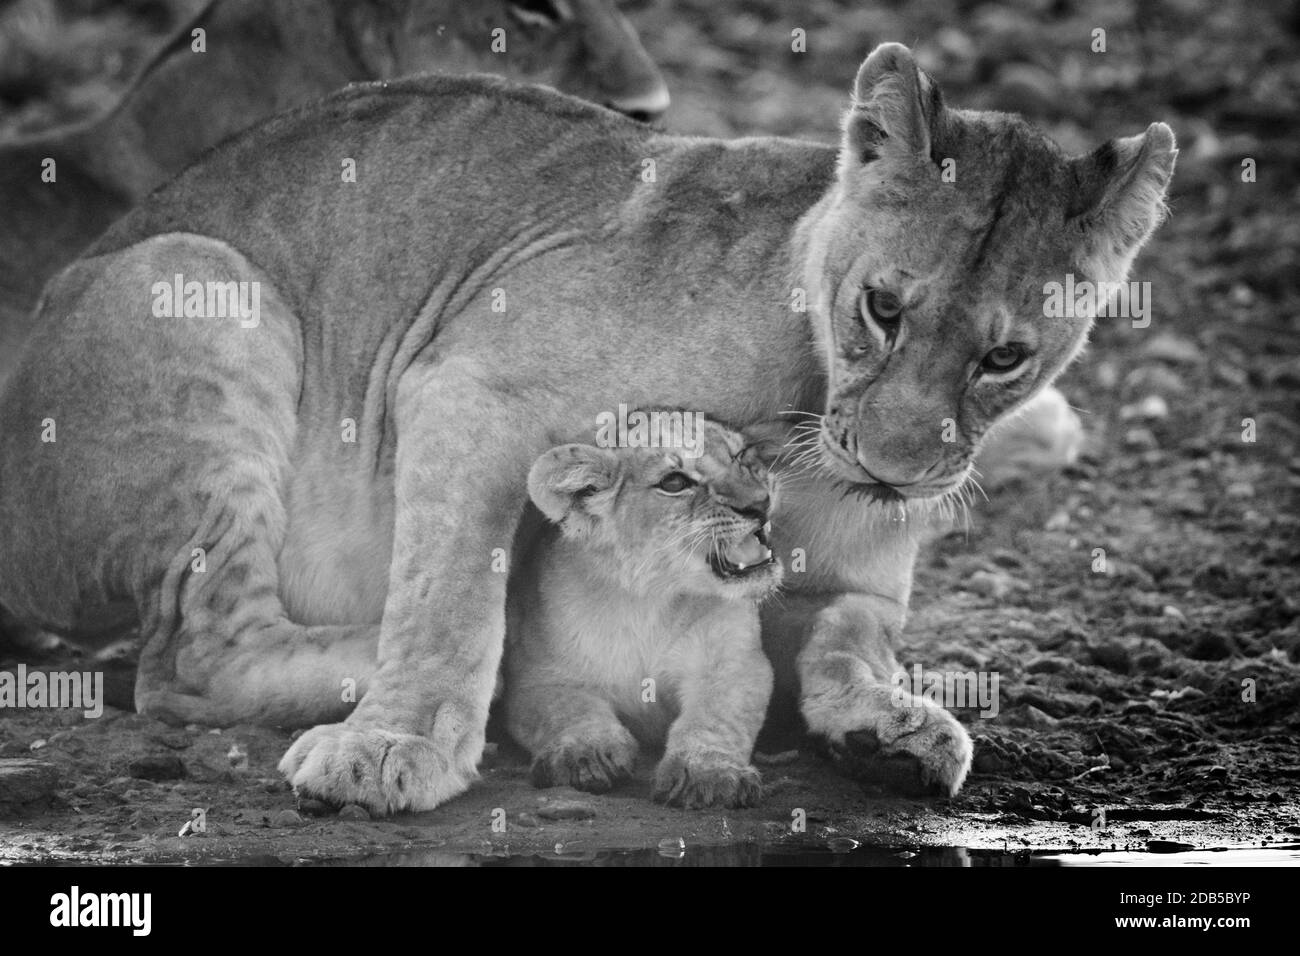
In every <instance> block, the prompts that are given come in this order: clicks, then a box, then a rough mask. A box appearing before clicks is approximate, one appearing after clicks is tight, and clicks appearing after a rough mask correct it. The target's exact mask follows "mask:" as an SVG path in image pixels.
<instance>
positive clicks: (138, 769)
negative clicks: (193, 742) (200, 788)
mask: <svg viewBox="0 0 1300 956" xmlns="http://www.w3.org/2000/svg"><path fill="white" fill-rule="evenodd" d="M126 770H127V773H129V774H130V775H131V776H133V777H135V778H136V779H137V780H154V781H159V780H184V779H185V764H184V763H183V762H182V761H181V758H180V757H177V756H175V755H174V754H152V755H150V756H147V757H137V758H136V759H135V760H132V761H131V762H130V763H129V764H127V768H126Z"/></svg>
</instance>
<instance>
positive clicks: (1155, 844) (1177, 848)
mask: <svg viewBox="0 0 1300 956" xmlns="http://www.w3.org/2000/svg"><path fill="white" fill-rule="evenodd" d="M1195 849H1196V847H1194V846H1193V845H1192V844H1190V843H1179V842H1177V841H1176V840H1147V850H1148V851H1150V852H1151V853H1186V852H1187V851H1188V850H1195Z"/></svg>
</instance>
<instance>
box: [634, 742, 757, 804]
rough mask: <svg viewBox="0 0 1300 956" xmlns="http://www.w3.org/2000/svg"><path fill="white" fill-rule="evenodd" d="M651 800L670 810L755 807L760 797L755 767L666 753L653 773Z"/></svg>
mask: <svg viewBox="0 0 1300 956" xmlns="http://www.w3.org/2000/svg"><path fill="white" fill-rule="evenodd" d="M653 795H654V799H655V801H656V802H658V803H666V804H667V805H668V806H670V807H686V808H687V809H690V810H698V809H702V808H704V807H728V808H735V807H754V806H758V803H759V801H760V800H762V798H763V777H762V775H761V774H760V773H759V772H758V769H757V768H756V767H753V766H751V765H748V764H744V763H739V762H736V761H734V760H732V759H731V758H727V757H721V756H716V755H715V756H713V757H709V756H686V755H684V754H671V753H670V754H668V755H666V756H665V757H664V759H663V760H662V761H660V763H659V767H658V769H657V770H656V771H655V783H654V794H653Z"/></svg>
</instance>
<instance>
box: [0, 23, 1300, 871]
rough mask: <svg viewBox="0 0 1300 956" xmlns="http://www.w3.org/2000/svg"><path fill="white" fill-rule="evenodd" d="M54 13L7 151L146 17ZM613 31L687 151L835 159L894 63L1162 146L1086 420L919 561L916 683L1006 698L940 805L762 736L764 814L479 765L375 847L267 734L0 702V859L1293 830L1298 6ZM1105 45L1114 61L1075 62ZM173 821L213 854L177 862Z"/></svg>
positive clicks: (1297, 769) (1050, 116)
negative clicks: (1139, 306) (478, 776)
mask: <svg viewBox="0 0 1300 956" xmlns="http://www.w3.org/2000/svg"><path fill="white" fill-rule="evenodd" d="M70 6H71V7H75V8H79V9H83V10H85V11H87V12H88V13H89V14H90V15H89V16H87V17H86V18H84V19H81V20H78V21H77V29H76V32H75V34H69V36H70V37H75V42H74V41H73V40H72V39H70V40H69V43H68V44H67V47H68V48H69V49H61V50H60V51H58V54H57V56H56V57H55V59H57V60H58V65H57V68H55V67H51V68H50V69H49V70H47V73H48V75H44V76H43V78H42V79H41V80H40V81H39V82H36V81H34V80H31V78H30V76H29V75H27V74H24V76H27V80H26V82H25V85H24V83H23V82H17V81H15V80H14V79H13V75H14V73H15V69H11V68H8V67H6V68H5V69H3V70H0V105H2V106H3V107H4V111H3V112H0V124H2V125H3V127H4V129H6V130H9V131H12V130H15V129H18V128H27V129H31V128H37V127H39V126H40V125H42V124H43V123H48V122H50V121H52V120H54V119H59V118H66V117H68V116H72V115H78V114H82V113H84V112H86V111H88V110H92V109H94V108H98V106H99V105H101V104H102V103H103V102H106V101H107V98H109V97H111V96H112V95H114V94H115V92H116V91H117V90H119V89H120V88H121V84H122V83H123V82H124V80H125V79H126V78H127V77H128V76H129V75H130V72H131V70H132V69H133V68H134V66H135V65H136V64H138V63H139V61H140V58H141V56H142V55H143V53H144V51H145V50H147V48H148V44H149V38H150V36H157V35H158V31H159V30H161V29H162V27H163V24H164V23H165V17H164V16H163V15H162V13H160V11H163V12H165V10H166V6H165V5H163V4H158V3H143V2H140V3H132V4H125V5H123V6H122V8H121V10H119V11H118V12H115V13H112V14H111V15H110V14H105V13H103V12H102V9H101V8H103V7H104V6H105V5H104V4H102V3H94V2H90V0H81V2H79V3H74V4H70ZM123 11H125V12H123ZM634 19H635V22H636V23H637V25H638V27H639V29H640V30H641V32H642V35H643V37H644V39H645V42H646V46H647V48H648V49H649V50H650V52H651V54H652V55H654V56H655V57H656V58H657V59H658V61H659V62H660V63H661V64H662V66H663V69H664V72H665V74H666V75H667V77H668V79H669V83H670V86H671V88H672V91H673V95H674V107H673V110H672V112H671V113H670V116H669V118H668V121H667V126H668V127H669V128H670V129H674V130H679V131H683V132H691V133H712V134H720V135H726V136H731V135H747V134H756V133H775V134H781V135H794V136H803V137H808V138H813V139H818V140H822V141H833V140H834V138H835V137H836V135H837V122H838V115H839V112H840V110H841V109H842V108H843V105H844V98H845V92H846V90H847V88H848V84H849V81H850V79H851V78H852V76H853V74H854V71H855V70H856V67H857V64H858V62H859V61H860V59H861V57H862V56H863V55H864V54H865V53H866V52H867V51H868V50H869V49H870V48H871V46H872V45H873V44H875V43H876V42H879V41H882V40H887V39H894V40H902V41H904V42H907V43H909V44H910V45H912V46H913V48H914V49H915V50H917V52H918V55H919V56H920V58H921V60H922V63H923V65H924V66H926V68H927V69H929V70H930V71H931V72H932V73H933V74H935V76H936V77H937V78H938V79H939V81H940V82H941V84H942V85H943V87H944V92H945V95H946V98H947V100H948V102H949V103H951V104H955V105H960V106H963V107H972V108H999V109H1010V110H1016V111H1019V112H1022V113H1024V114H1025V115H1026V116H1027V117H1029V118H1030V119H1032V120H1033V121H1035V122H1037V123H1039V124H1041V125H1043V126H1044V127H1045V128H1047V129H1048V130H1049V131H1050V132H1051V133H1052V134H1053V135H1054V136H1055V137H1056V138H1057V139H1058V141H1060V142H1061V143H1062V144H1063V145H1065V146H1066V147H1067V148H1072V149H1079V150H1082V149H1085V148H1090V147H1091V146H1094V145H1096V144H1097V143H1099V142H1101V141H1102V140H1103V139H1105V138H1107V137H1111V136H1116V135H1132V134H1135V133H1139V132H1141V131H1142V130H1143V129H1144V128H1145V127H1146V125H1147V124H1148V123H1149V122H1151V121H1153V120H1156V119H1160V120H1164V121H1167V122H1169V123H1170V124H1171V125H1172V126H1173V127H1174V129H1175V131H1176V133H1177V135H1178V138H1179V147H1180V150H1181V152H1180V156H1179V160H1178V169H1177V173H1176V175H1175V179H1174V186H1173V194H1172V201H1171V208H1172V215H1171V217H1170V219H1169V221H1168V222H1167V223H1166V224H1165V225H1164V227H1163V228H1162V229H1161V231H1160V232H1159V233H1158V234H1157V235H1156V237H1155V239H1154V240H1153V242H1152V244H1151V245H1150V247H1149V248H1148V250H1147V251H1146V252H1145V253H1144V254H1143V256H1142V257H1141V258H1140V260H1139V262H1138V264H1137V266H1136V268H1135V270H1134V274H1133V276H1132V278H1134V279H1137V280H1139V281H1149V282H1150V283H1151V287H1152V290H1153V296H1154V299H1153V301H1154V311H1153V317H1152V322H1151V325H1150V327H1149V328H1145V329H1135V328H1132V327H1130V325H1129V323H1128V322H1122V323H1120V322H1116V321H1111V322H1109V323H1106V322H1103V323H1102V324H1101V325H1100V326H1099V327H1098V329H1097V330H1096V332H1095V334H1094V337H1093V344H1092V346H1091V348H1090V349H1089V351H1088V352H1087V354H1086V355H1085V356H1084V357H1083V359H1082V360H1081V361H1080V362H1079V363H1078V364H1077V365H1076V366H1075V367H1074V368H1073V369H1072V370H1071V371H1070V372H1068V373H1067V375H1066V376H1065V377H1064V379H1063V381H1062V383H1061V385H1062V388H1063V390H1064V391H1065V393H1066V395H1067V396H1068V397H1069V399H1070V401H1071V402H1072V403H1073V405H1074V406H1075V407H1076V408H1077V409H1079V411H1080V413H1081V414H1082V416H1083V418H1084V421H1085V426H1086V428H1087V432H1088V444H1087V447H1086V449H1085V451H1084V454H1083V456H1082V458H1081V460H1080V461H1079V462H1078V464H1076V465H1075V466H1072V467H1071V468H1069V469H1068V470H1067V471H1066V472H1065V473H1063V474H1059V475H1048V476H1042V475H1035V476H1022V477H1019V478H1016V477H1011V478H1004V479H1003V480H1002V481H1000V482H997V481H992V482H986V487H988V486H989V485H993V487H989V500H988V501H983V500H980V501H979V502H978V503H977V505H976V506H975V507H973V508H972V509H971V511H970V514H969V517H968V525H967V526H966V527H964V528H961V529H959V530H957V531H954V532H952V533H951V534H948V535H947V536H945V537H943V538H942V539H941V540H939V541H938V542H936V544H935V545H934V546H933V547H932V548H930V549H929V552H928V553H927V555H926V556H925V557H924V558H923V560H922V562H921V565H920V568H919V571H918V580H917V587H916V592H915V595H914V600H913V607H914V609H915V610H914V617H913V619H912V621H911V623H910V625H909V631H910V633H911V635H912V643H911V645H910V646H909V649H908V651H907V655H906V661H907V663H908V665H910V664H912V663H914V662H915V663H923V664H924V665H925V666H926V667H927V668H935V669H947V670H962V671H965V670H979V671H986V672H996V673H998V674H999V676H1000V705H1001V706H1000V710H999V713H998V714H997V716H996V717H993V718H989V719H985V718H981V717H979V716H978V714H977V712H976V711H975V710H967V711H963V712H960V716H961V719H962V720H963V721H964V722H965V723H966V724H967V726H968V727H969V729H970V731H971V733H972V735H973V737H974V738H975V741H976V754H975V764H974V771H973V773H972V775H971V777H970V779H969V780H968V782H967V784H966V787H965V789H964V790H963V791H962V793H961V794H960V795H959V796H958V797H957V798H955V799H952V800H911V799H904V798H897V797H888V796H885V795H883V794H881V793H879V792H875V791H873V790H872V789H870V788H866V787H863V786H861V785H859V784H857V783H854V782H852V781H850V780H849V779H847V778H846V777H844V776H842V775H840V774H838V773H836V772H835V770H834V769H833V768H832V767H831V765H830V764H829V763H827V762H826V761H825V760H823V759H822V758H821V757H819V756H817V755H816V754H815V753H814V752H813V751H814V748H813V747H812V746H811V745H810V744H809V743H808V742H807V741H802V740H800V739H799V738H798V737H797V736H791V734H790V733H789V732H786V733H785V734H783V735H782V734H778V735H775V736H770V737H768V738H766V739H765V740H764V742H763V747H764V749H765V750H766V751H767V755H766V756H765V757H764V761H763V762H764V767H763V769H764V774H765V778H766V781H767V784H768V787H767V799H766V801H765V805H764V806H763V807H762V808H760V809H756V810H748V811H740V812H726V813H722V812H712V811H710V812H685V811H678V810H667V809H664V808H661V807H658V806H656V805H655V804H653V803H651V802H649V800H648V799H646V797H647V795H648V792H649V783H648V779H649V778H648V770H649V767H648V766H647V767H644V768H643V772H642V774H641V776H640V777H639V778H638V780H636V781H635V782H634V783H633V784H631V785H629V786H628V787H626V788H625V789H622V790H620V791H618V792H617V793H615V794H613V795H607V796H601V797H593V796H589V795H585V794H579V793H576V792H574V791H538V790H535V789H533V788H532V787H531V786H530V785H529V783H528V779H527V768H526V765H525V763H524V761H523V759H522V757H521V755H520V754H519V752H518V751H517V750H515V749H514V748H513V747H512V746H511V745H510V744H509V743H508V742H502V743H500V744H499V745H498V746H495V747H492V748H490V749H491V750H492V752H491V753H490V754H489V756H488V757H487V759H486V761H485V763H484V773H483V780H482V782H481V783H480V784H479V785H478V786H476V787H475V788H474V789H473V790H472V791H471V792H470V793H469V794H468V795H467V796H465V797H463V798H461V799H458V800H456V801H453V802H452V803H451V804H449V805H447V806H445V807H443V808H440V809H439V810H436V811H433V812H430V813H425V814H413V815H407V816H403V817H398V818H394V819H388V820H383V821H375V820H369V819H367V818H365V815H364V813H363V812H360V811H358V810H357V809H356V808H350V809H348V810H345V811H344V813H343V814H342V815H341V816H335V815H332V814H327V815H325V816H318V815H316V813H317V811H318V809H320V808H314V807H310V806H308V807H298V806H297V805H296V803H295V799H294V797H293V795H292V794H291V793H290V792H289V791H288V789H287V788H286V787H285V785H284V784H283V783H282V782H281V781H280V779H279V777H278V775H277V774H276V773H275V770H274V767H275V762H276V761H277V760H278V758H279V756H280V755H281V753H282V752H283V751H284V749H285V747H286V746H287V744H288V742H289V740H290V737H289V735H288V734H286V733H281V732H277V731H270V730H264V729H257V728H242V727H241V728H234V729H229V730H224V731H221V732H217V731H210V730H207V729H205V728H188V729H183V730H182V729H173V728H167V727H165V726H163V725H161V724H158V723H156V722H154V721H151V720H148V719H145V718H142V717H140V716H137V715H135V714H131V713H128V712H125V711H117V710H111V709H110V710H109V711H107V712H106V713H105V715H104V716H103V717H101V718H99V719H95V720H87V719H83V718H82V717H80V716H79V715H78V714H76V713H65V712H59V711H42V712H33V711H17V710H8V711H3V710H0V766H4V767H7V768H8V777H7V781H8V784H7V786H6V788H5V789H3V790H0V862H16V861H28V862H30V861H40V860H64V859H79V860H103V861H109V860H111V861H138V860H174V859H175V860H179V859H185V860H202V859H207V860H222V859H242V860H261V861H264V862H286V863H287V862H294V861H298V860H304V859H318V860H319V859H332V858H343V857H349V858H353V857H364V856H367V855H371V856H374V858H375V860H376V861H377V862H394V861H397V862H426V863H431V862H441V863H453V864H454V863H463V862H470V861H471V858H469V857H467V856H465V855H464V854H488V855H493V854H497V855H499V854H519V853H524V854H528V853H543V854H551V855H557V856H558V857H560V858H573V859H581V858H583V857H584V856H590V855H591V854H593V853H595V852H597V851H599V850H601V849H602V848H606V847H643V848H650V849H655V848H659V849H660V851H661V855H662V856H664V857H665V858H668V859H672V858H673V857H674V856H675V855H677V854H678V853H679V851H678V850H677V846H678V844H677V843H676V841H677V840H679V839H680V840H683V841H685V843H686V844H687V845H688V846H699V845H707V846H710V847H719V848H720V849H718V850H717V851H716V852H718V853H719V854H721V856H720V857H719V859H721V860H723V861H731V862H735V861H744V860H745V859H747V857H746V855H745V854H746V853H749V852H751V851H752V848H753V847H755V846H757V845H760V844H767V845H772V844H782V843H785V844H792V845H799V846H816V847H822V848H826V847H829V848H830V849H836V848H840V849H843V848H845V847H847V846H848V845H849V844H847V843H845V842H844V841H845V840H856V841H861V842H864V843H868V844H873V845H878V846H882V847H886V848H889V849H890V852H891V853H893V852H894V851H895V850H896V854H895V855H897V854H910V853H915V852H918V851H920V850H921V849H922V848H924V847H927V846H932V847H942V846H955V847H975V848H980V847H983V848H989V849H1001V850H1003V851H1005V852H1008V853H1014V852H1015V851H1023V850H1025V849H1029V848H1049V847H1051V848H1059V849H1071V848H1075V847H1077V848H1080V849H1110V848H1120V849H1123V848H1130V849H1146V848H1147V847H1148V846H1151V848H1153V849H1171V848H1172V849H1176V848H1177V847H1176V846H1171V845H1172V844H1188V845H1193V846H1197V847H1207V846H1217V845H1229V844H1233V845H1254V846H1260V845H1274V844H1277V843H1284V842H1295V841H1296V840H1297V839H1300V837H1298V836H1297V835H1300V751H1298V748H1297V743H1296V740H1297V735H1298V733H1300V666H1298V665H1300V624H1298V623H1297V587H1296V583H1297V566H1298V565H1300V538H1298V536H1297V525H1298V518H1297V510H1296V494H1297V490H1300V452H1298V451H1297V437H1298V434H1300V414H1297V411H1298V409H1297V394H1298V389H1300V363H1298V362H1297V355H1298V354H1300V324H1298V323H1297V308H1296V306H1297V303H1298V302H1300V270H1298V269H1297V248H1298V247H1300V216H1297V206H1298V205H1300V204H1298V203H1297V199H1298V198H1300V195H1298V194H1300V132H1297V129H1298V126H1297V122H1296V120H1297V117H1298V116H1300V56H1297V53H1298V52H1300V7H1297V6H1296V5H1294V4H1259V3H1249V2H1245V0H1241V2H1235V3H1220V2H1214V3H1211V2H1197V0H1142V2H1138V0H1103V2H1089V3H1082V2H1080V3H1074V2H1069V0H1005V2H1000V3H987V2H985V3H973V2H959V0H947V2H943V0H909V2H907V3H906V4H904V3H901V2H900V3H893V2H889V3H885V2H871V3H866V2H859V0H853V2H844V3H834V2H829V0H813V2H808V3H798V4H796V3H779V2H776V0H743V2H742V0H725V2H722V0H677V2H672V3H667V2H661V3H641V4H639V5H636V6H634ZM1098 27H1100V28H1103V29H1105V30H1106V34H1107V51H1108V52H1105V53H1093V52H1091V51H1090V48H1089V47H1090V42H1091V38H1092V31H1093V30H1094V28H1098ZM795 28H802V29H804V30H806V31H807V38H808V39H807V47H808V52H807V53H805V54H796V53H792V52H791V50H790V31H791V30H792V29H795ZM69 50H71V51H72V52H69ZM64 60H66V61H67V62H63V61H64ZM10 62H11V63H12V62H14V61H12V60H11V61H10ZM1245 159H1253V160H1254V161H1255V163H1254V166H1255V174H1256V175H1255V178H1254V181H1243V175H1242V174H1243V165H1242V164H1243V160H1245ZM1247 419H1248V420H1250V422H1251V423H1253V435H1251V434H1250V433H1249V432H1248V429H1249V428H1250V427H1251V426H1250V424H1248V423H1246V422H1245V421H1244V420H1247ZM1252 437H1253V439H1254V440H1247V439H1249V438H1252ZM1096 549H1102V550H1104V559H1105V566H1104V570H1094V568H1097V567H1099V566H1098V560H1097V550H1096ZM17 663H18V662H17V661H16V660H12V659H10V660H0V670H13V669H14V667H15V666H16V665H17ZM28 663H36V662H33V661H29V662H28ZM40 663H42V664H43V666H48V667H53V668H60V667H62V668H65V669H66V668H69V667H79V668H80V669H91V668H92V665H90V664H88V663H86V662H78V661H70V660H66V659H64V660H60V659H53V660H46V661H43V662H40ZM93 666H94V667H98V665H93ZM194 808H202V809H203V810H204V811H205V814H206V815H205V820H204V823H205V830H204V831H203V832H201V833H196V834H193V835H190V836H184V837H181V836H178V835H177V834H178V831H179V830H180V829H181V828H182V826H183V825H184V824H185V823H186V821H187V820H189V819H190V818H191V813H192V810H193V809H194ZM1098 809H1101V810H1104V812H1105V823H1104V825H1100V821H1099V818H1098V817H1097V816H1096V811H1097V810H1098ZM498 810H500V811H501V812H499V813H498V812H497V811H498ZM800 811H802V814H801V813H800ZM801 819H806V829H805V831H804V832H794V827H793V826H792V825H793V824H795V823H796V822H797V821H799V820H801ZM502 820H504V823H505V826H504V830H502V829H501V827H500V822H501V821H502ZM1094 821H1096V822H1098V823H1099V825H1098V826H1097V827H1093V826H1092V824H1093V823H1094ZM494 824H496V826H495V827H494ZM661 841H667V842H661ZM1152 841H1156V842H1155V843H1154V844H1153V843H1152ZM1160 841H1163V842H1160ZM747 848H748V849H747ZM898 858H899V859H903V860H905V859H907V857H906V856H902V857H898Z"/></svg>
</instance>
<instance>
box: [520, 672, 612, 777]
mask: <svg viewBox="0 0 1300 956" xmlns="http://www.w3.org/2000/svg"><path fill="white" fill-rule="evenodd" d="M542 666H543V665H541V664H540V663H539V664H538V665H537V667H538V668H539V669H541V668H542ZM510 678H511V679H510V681H509V682H508V683H507V689H506V726H507V728H508V729H509V731H510V735H511V736H512V737H514V738H515V740H517V741H518V742H519V743H520V744H522V745H523V746H524V747H525V748H527V750H528V752H529V753H530V754H532V757H533V766H532V779H533V786H536V787H565V786H568V787H575V788H577V789H578V790H586V791H588V792H589V793H604V792H606V791H607V790H610V789H612V788H613V787H614V786H615V785H616V784H618V783H620V782H622V781H623V780H626V779H627V778H629V777H630V776H631V775H632V769H633V767H634V766H635V764H636V754H637V742H636V738H634V737H633V736H632V734H631V732H630V731H629V730H628V729H627V728H626V727H624V726H623V724H622V723H621V722H620V721H619V719H618V715H617V714H615V713H614V708H613V707H612V706H610V703H609V701H608V700H607V699H606V698H605V697H603V696H601V695H600V694H598V693H596V692H594V691H592V690H589V689H587V688H585V687H579V686H575V685H573V684H566V683H563V682H560V681H555V682H552V683H545V682H533V681H529V680H528V678H527V675H526V674H525V673H521V672H517V671H516V672H512V673H511V675H510Z"/></svg>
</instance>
